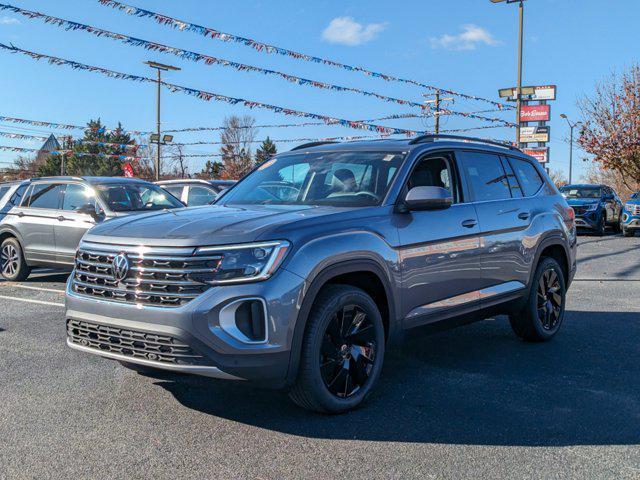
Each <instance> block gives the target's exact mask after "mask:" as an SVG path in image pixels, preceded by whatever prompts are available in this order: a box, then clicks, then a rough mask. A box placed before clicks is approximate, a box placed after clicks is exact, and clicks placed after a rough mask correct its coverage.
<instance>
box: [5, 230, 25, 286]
mask: <svg viewBox="0 0 640 480" xmlns="http://www.w3.org/2000/svg"><path fill="white" fill-rule="evenodd" d="M0 272H1V273H2V278H4V279H5V280H8V281H10V282H21V281H23V280H26V279H27V277H28V276H29V274H30V273H31V268H30V267H29V265H27V262H26V261H25V259H24V255H23V253H22V246H21V245H20V242H18V240H17V239H16V238H13V237H9V238H7V239H6V240H5V241H4V242H2V245H1V246H0Z"/></svg>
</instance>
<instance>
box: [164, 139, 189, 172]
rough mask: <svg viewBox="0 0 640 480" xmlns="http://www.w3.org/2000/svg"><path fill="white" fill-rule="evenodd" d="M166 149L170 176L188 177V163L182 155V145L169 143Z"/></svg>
mask: <svg viewBox="0 0 640 480" xmlns="http://www.w3.org/2000/svg"><path fill="white" fill-rule="evenodd" d="M167 150H168V155H167V159H168V160H169V164H170V165H171V176H173V177H178V178H189V165H188V161H187V159H186V158H185V156H184V147H183V146H182V145H171V146H170V147H169V148H166V147H165V151H167Z"/></svg>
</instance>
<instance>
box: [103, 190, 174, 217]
mask: <svg viewBox="0 0 640 480" xmlns="http://www.w3.org/2000/svg"><path fill="white" fill-rule="evenodd" d="M95 189H96V190H97V192H98V195H100V197H101V198H102V200H103V201H104V202H105V203H106V204H107V205H108V207H109V209H110V210H112V211H114V212H148V211H153V210H164V209H168V208H180V207H183V206H184V205H182V203H181V202H180V201H179V200H178V199H177V198H175V197H174V196H173V195H171V194H170V193H168V192H166V191H165V190H163V189H162V188H160V187H157V186H156V185H149V184H146V183H122V184H118V183H105V184H99V185H96V186H95Z"/></svg>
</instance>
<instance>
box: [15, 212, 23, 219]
mask: <svg viewBox="0 0 640 480" xmlns="http://www.w3.org/2000/svg"><path fill="white" fill-rule="evenodd" d="M16 215H18V216H19V217H20V218H22V217H24V212H18V213H16Z"/></svg>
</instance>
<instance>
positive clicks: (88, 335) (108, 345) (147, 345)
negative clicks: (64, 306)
mask: <svg viewBox="0 0 640 480" xmlns="http://www.w3.org/2000/svg"><path fill="white" fill-rule="evenodd" d="M67 335H68V338H69V339H70V340H71V342H72V343H74V344H76V345H81V346H83V347H88V348H93V349H95V350H100V351H102V352H110V353H117V354H120V355H124V356H126V357H131V358H140V359H145V360H153V361H156V362H162V363H172V364H176V365H201V364H203V363H204V362H203V357H202V355H199V354H197V353H196V352H194V351H193V350H192V349H191V347H189V346H188V345H185V344H183V343H180V342H179V341H178V340H176V339H175V338H173V337H170V336H168V335H158V334H155V333H144V332H138V331H135V330H129V329H125V328H116V327H109V326H106V325H98V324H95V323H90V322H82V321H79V320H67Z"/></svg>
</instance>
